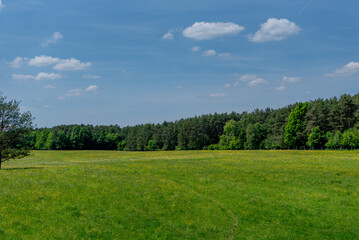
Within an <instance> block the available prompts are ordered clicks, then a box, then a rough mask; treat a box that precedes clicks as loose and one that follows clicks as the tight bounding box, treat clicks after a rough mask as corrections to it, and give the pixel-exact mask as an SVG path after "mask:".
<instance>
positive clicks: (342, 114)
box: [26, 94, 359, 151]
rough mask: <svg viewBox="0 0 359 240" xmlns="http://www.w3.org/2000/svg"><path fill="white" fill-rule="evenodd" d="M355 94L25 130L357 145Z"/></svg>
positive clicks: (30, 142)
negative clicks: (153, 120)
mask: <svg viewBox="0 0 359 240" xmlns="http://www.w3.org/2000/svg"><path fill="white" fill-rule="evenodd" d="M358 119H359V94H357V95H354V96H350V95H347V94H344V95H342V96H341V97H339V98H337V97H333V98H330V99H317V100H314V101H311V102H307V103H296V104H293V105H288V106H286V107H282V108H279V109H271V108H266V109H264V110H261V109H255V110H254V111H252V112H250V113H248V112H242V113H234V112H232V113H229V114H228V113H222V114H217V113H215V114H206V115H202V116H196V117H192V118H187V119H180V120H178V121H175V122H163V123H162V124H141V125H136V126H127V127H122V128H120V127H119V126H117V125H112V126H92V125H61V126H56V127H53V128H40V129H36V130H35V131H34V132H32V133H29V134H28V135H26V146H28V147H31V148H33V149H39V150H43V149H54V150H71V149H89V150H91V149H103V150H121V151H123V150H125V151H160V150H163V151H167V150H179V149H180V150H201V149H228V150H242V149H283V148H285V149H287V148H291V149H296V148H298V149H299V148H304V147H305V146H309V147H311V148H317V149H321V148H322V147H326V148H332V149H340V148H349V149H351V148H359V146H358V144H356V139H357V138H356V131H358V130H357V129H358V127H359V121H358Z"/></svg>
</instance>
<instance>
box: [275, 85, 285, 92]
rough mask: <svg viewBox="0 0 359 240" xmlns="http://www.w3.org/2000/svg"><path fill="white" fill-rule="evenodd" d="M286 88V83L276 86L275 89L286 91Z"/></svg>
mask: <svg viewBox="0 0 359 240" xmlns="http://www.w3.org/2000/svg"><path fill="white" fill-rule="evenodd" d="M285 89H286V87H285V86H284V85H282V86H279V87H277V88H275V89H274V90H276V91H284V90H285Z"/></svg>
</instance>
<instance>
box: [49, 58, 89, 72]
mask: <svg viewBox="0 0 359 240" xmlns="http://www.w3.org/2000/svg"><path fill="white" fill-rule="evenodd" d="M90 66H91V63H89V62H87V63H83V62H80V61H79V60H77V59H75V58H69V59H63V60H60V62H58V63H57V64H56V65H55V66H54V68H53V69H55V70H61V71H75V70H83V69H85V68H87V67H90Z"/></svg>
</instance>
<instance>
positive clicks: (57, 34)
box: [41, 32, 64, 47]
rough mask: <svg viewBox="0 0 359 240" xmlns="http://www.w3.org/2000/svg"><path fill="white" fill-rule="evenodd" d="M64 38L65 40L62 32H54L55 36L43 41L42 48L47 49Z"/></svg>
mask: <svg viewBox="0 0 359 240" xmlns="http://www.w3.org/2000/svg"><path fill="white" fill-rule="evenodd" d="M63 38H64V36H63V35H62V34H61V33H60V32H54V34H52V36H51V38H49V39H46V40H45V41H43V42H42V43H41V46H43V47H46V46H48V45H49V44H52V43H56V42H57V41H59V40H61V39H63Z"/></svg>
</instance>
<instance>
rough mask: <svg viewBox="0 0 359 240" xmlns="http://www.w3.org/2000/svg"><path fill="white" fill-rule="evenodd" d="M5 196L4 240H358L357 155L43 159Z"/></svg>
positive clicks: (8, 180)
mask: <svg viewBox="0 0 359 240" xmlns="http://www.w3.org/2000/svg"><path fill="white" fill-rule="evenodd" d="M0 187H1V191H0V239H359V152H357V151H188V152H186V151H178V152H111V151H57V152H56V151H41V152H33V154H32V156H30V157H28V158H26V159H22V160H17V161H12V162H7V163H5V164H4V165H3V170H1V171H0Z"/></svg>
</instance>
